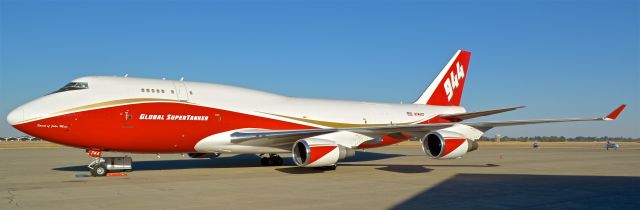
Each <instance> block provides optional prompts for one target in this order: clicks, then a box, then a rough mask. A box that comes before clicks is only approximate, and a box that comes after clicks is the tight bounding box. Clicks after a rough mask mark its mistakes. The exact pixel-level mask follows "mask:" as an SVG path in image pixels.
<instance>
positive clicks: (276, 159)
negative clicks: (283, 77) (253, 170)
mask: <svg viewBox="0 0 640 210" xmlns="http://www.w3.org/2000/svg"><path fill="white" fill-rule="evenodd" d="M273 159H274V164H273V165H275V166H281V165H283V164H284V160H282V158H281V157H280V156H278V157H274V158H273Z"/></svg>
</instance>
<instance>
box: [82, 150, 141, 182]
mask: <svg viewBox="0 0 640 210" xmlns="http://www.w3.org/2000/svg"><path fill="white" fill-rule="evenodd" d="M88 154H89V156H91V157H93V161H92V162H91V163H90V164H89V166H88V167H89V169H90V172H91V176H106V175H108V174H109V173H110V172H116V171H131V170H132V167H131V162H132V159H131V157H101V156H102V151H100V150H89V151H88Z"/></svg>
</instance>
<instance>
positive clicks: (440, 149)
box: [421, 130, 478, 159]
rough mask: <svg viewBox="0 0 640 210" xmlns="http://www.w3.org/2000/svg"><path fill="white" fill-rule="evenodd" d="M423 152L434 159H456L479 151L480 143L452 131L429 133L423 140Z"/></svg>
mask: <svg viewBox="0 0 640 210" xmlns="http://www.w3.org/2000/svg"><path fill="white" fill-rule="evenodd" d="M421 143H422V150H423V151H424V153H425V154H427V156H429V157H431V158H434V159H454V158H459V157H462V156H463V155H464V154H467V152H471V151H473V150H476V149H478V142H475V141H472V140H469V139H467V138H466V137H465V136H464V135H462V134H460V133H456V132H452V131H446V130H439V131H434V132H431V133H428V134H427V135H425V136H424V137H423V138H422V140H421Z"/></svg>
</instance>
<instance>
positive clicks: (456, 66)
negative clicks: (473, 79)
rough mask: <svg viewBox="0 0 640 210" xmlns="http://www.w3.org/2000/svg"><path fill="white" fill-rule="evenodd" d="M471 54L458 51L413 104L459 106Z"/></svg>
mask: <svg viewBox="0 0 640 210" xmlns="http://www.w3.org/2000/svg"><path fill="white" fill-rule="evenodd" d="M470 58H471V52H469V51H464V50H458V52H456V54H455V55H453V58H451V60H450V61H449V63H447V65H446V66H445V67H444V68H443V69H442V71H440V73H439V74H438V76H437V77H436V79H435V80H433V82H431V85H429V87H427V90H425V91H424V93H422V95H421V96H420V98H418V100H416V102H414V104H428V105H438V106H459V105H460V100H461V99H462V90H463V89H464V81H465V80H466V78H467V69H468V68H469V59H470Z"/></svg>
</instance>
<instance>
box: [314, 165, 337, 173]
mask: <svg viewBox="0 0 640 210" xmlns="http://www.w3.org/2000/svg"><path fill="white" fill-rule="evenodd" d="M336 168H338V166H337V165H336V164H333V165H330V166H321V167H313V169H314V170H319V171H333V170H336Z"/></svg>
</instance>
